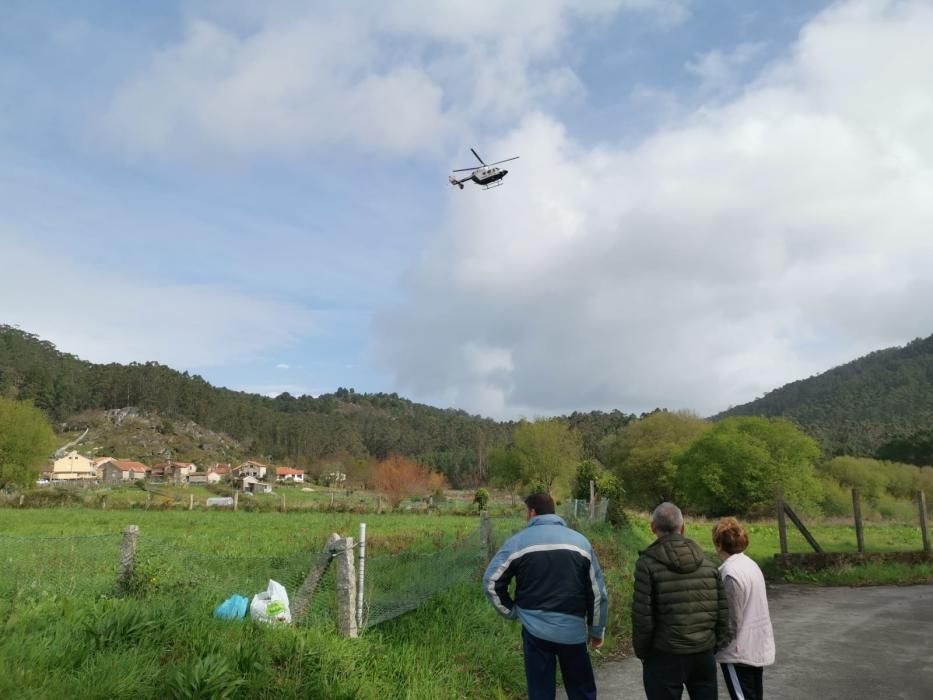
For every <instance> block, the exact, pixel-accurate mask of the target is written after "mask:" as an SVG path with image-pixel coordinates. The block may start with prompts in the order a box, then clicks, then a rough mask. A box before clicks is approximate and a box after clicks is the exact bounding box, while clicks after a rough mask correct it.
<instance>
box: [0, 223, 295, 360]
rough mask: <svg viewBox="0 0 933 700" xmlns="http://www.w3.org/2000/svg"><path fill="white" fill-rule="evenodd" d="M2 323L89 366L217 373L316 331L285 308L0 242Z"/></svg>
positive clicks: (0, 238) (12, 240) (7, 238)
mask: <svg viewBox="0 0 933 700" xmlns="http://www.w3.org/2000/svg"><path fill="white" fill-rule="evenodd" d="M0 255H2V259H3V261H4V273H3V275H0V319H2V322H3V323H6V324H10V325H20V326H21V327H22V328H23V329H24V330H27V331H29V332H31V333H35V334H36V335H38V336H39V337H41V338H43V339H46V340H50V341H51V342H53V343H55V344H56V345H57V346H58V347H59V348H61V349H62V351H64V352H68V353H71V354H74V355H77V356H78V357H81V358H82V359H84V360H90V361H92V362H121V363H128V362H144V361H148V360H156V361H159V362H162V363H164V364H167V365H169V366H171V367H175V368H179V369H183V368H185V367H217V366H221V365H227V364H234V363H238V362H243V361H246V360H250V359H254V358H256V357H257V356H259V355H261V354H262V353H264V352H266V351H268V350H271V349H278V348H281V347H283V346H287V345H289V344H291V343H293V342H295V341H297V340H298V339H300V338H301V337H303V336H307V335H308V334H309V333H310V332H311V331H312V328H313V325H312V324H313V318H312V316H311V314H310V313H309V312H308V311H306V310H305V309H302V308H300V307H297V306H294V305H292V304H288V303H282V302H278V301H272V300H267V299H262V298H257V297H256V296H255V295H247V294H244V293H241V292H238V291H236V290H233V289H228V288H225V287H221V286H217V285H198V284H160V283H158V282H156V281H150V280H147V279H145V278H142V277H139V276H135V275H132V274H130V273H127V272H120V271H115V270H110V269H95V268H94V267H90V266H87V265H82V264H78V263H74V262H72V261H70V260H68V259H67V258H63V257H60V256H58V255H57V254H56V253H54V252H53V251H50V250H48V249H44V248H42V247H40V246H38V245H35V244H31V243H27V242H25V240H23V239H22V238H19V237H16V236H13V235H12V234H10V233H8V232H4V233H2V234H0Z"/></svg>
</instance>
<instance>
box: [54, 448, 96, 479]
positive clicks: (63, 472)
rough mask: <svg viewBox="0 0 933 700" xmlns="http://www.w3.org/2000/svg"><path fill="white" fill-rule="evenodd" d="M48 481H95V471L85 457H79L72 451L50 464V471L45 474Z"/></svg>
mask: <svg viewBox="0 0 933 700" xmlns="http://www.w3.org/2000/svg"><path fill="white" fill-rule="evenodd" d="M46 474H47V476H48V478H49V480H50V481H77V480H80V479H96V478H97V470H96V469H95V468H94V465H93V463H92V462H91V460H89V459H88V458H87V457H84V456H83V455H79V454H78V453H77V451H75V450H72V451H71V452H69V453H68V454H66V455H65V456H64V457H62V458H61V459H56V460H55V461H54V462H53V463H52V469H51V471H49V472H46Z"/></svg>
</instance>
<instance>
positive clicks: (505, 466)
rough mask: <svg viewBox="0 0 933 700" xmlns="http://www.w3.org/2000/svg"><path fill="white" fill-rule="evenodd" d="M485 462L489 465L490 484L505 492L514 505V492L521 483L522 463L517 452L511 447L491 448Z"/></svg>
mask: <svg viewBox="0 0 933 700" xmlns="http://www.w3.org/2000/svg"><path fill="white" fill-rule="evenodd" d="M486 462H487V464H488V465H489V481H490V483H491V484H492V485H493V486H495V487H497V488H500V489H505V490H507V491H508V492H509V496H511V498H512V505H515V491H516V490H517V489H518V487H519V486H520V485H521V483H522V462H521V460H520V459H519V458H518V452H516V451H515V450H514V449H512V448H511V447H502V446H499V447H493V448H491V449H490V450H489V454H488V455H487V458H486Z"/></svg>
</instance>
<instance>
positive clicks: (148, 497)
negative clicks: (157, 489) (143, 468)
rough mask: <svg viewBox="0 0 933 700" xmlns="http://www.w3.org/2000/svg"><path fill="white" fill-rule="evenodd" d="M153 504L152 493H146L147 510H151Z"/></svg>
mask: <svg viewBox="0 0 933 700" xmlns="http://www.w3.org/2000/svg"><path fill="white" fill-rule="evenodd" d="M150 505H152V494H151V493H147V494H146V510H149V506H150Z"/></svg>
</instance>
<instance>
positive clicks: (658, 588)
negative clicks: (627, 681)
mask: <svg viewBox="0 0 933 700" xmlns="http://www.w3.org/2000/svg"><path fill="white" fill-rule="evenodd" d="M640 554H641V556H640V557H639V559H638V562H637V563H636V565H635V595H634V597H633V599H632V645H633V646H634V647H635V655H636V656H638V658H640V659H644V658H646V657H647V656H648V655H649V654H650V653H651V651H652V650H659V651H663V652H667V653H669V654H693V653H698V652H702V651H707V650H711V649H717V648H719V647H721V646H722V645H723V644H725V643H726V642H727V641H728V639H727V637H728V634H729V631H728V630H729V604H728V601H727V599H726V594H725V591H724V589H723V586H722V581H721V580H720V578H719V571H718V568H717V566H716V565H715V564H714V563H713V562H712V561H711V560H710V559H708V558H707V557H706V555H705V554H704V553H703V550H702V549H700V546H699V545H698V544H697V543H696V542H694V541H693V540H690V539H687V538H686V537H684V536H683V535H681V534H677V533H675V534H673V535H666V536H664V537H661V538H658V539H657V540H656V541H655V542H654V543H653V544H651V545H650V546H649V547H648V548H647V549H645V550H644V551H643V552H640Z"/></svg>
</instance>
